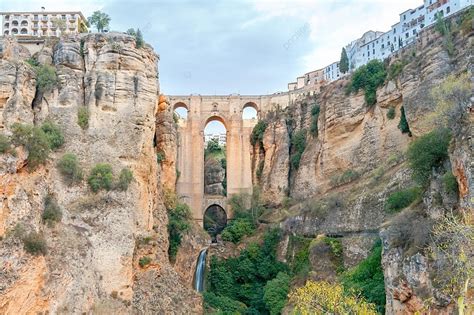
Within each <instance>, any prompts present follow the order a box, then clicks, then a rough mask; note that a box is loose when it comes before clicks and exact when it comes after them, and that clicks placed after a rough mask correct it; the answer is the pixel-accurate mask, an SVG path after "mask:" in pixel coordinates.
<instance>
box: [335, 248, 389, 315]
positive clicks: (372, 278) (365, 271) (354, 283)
mask: <svg viewBox="0 0 474 315" xmlns="http://www.w3.org/2000/svg"><path fill="white" fill-rule="evenodd" d="M381 259H382V242H380V241H377V242H376V244H375V245H374V248H373V249H372V252H371V253H370V254H369V256H368V257H367V258H366V259H364V260H362V261H361V262H360V263H359V264H358V265H357V266H356V267H354V268H353V269H350V270H348V271H346V272H345V273H344V274H343V275H342V277H341V282H342V284H343V286H344V290H345V291H346V292H351V291H354V292H356V293H357V294H360V295H361V296H362V297H363V298H364V299H365V300H366V301H367V302H369V303H373V304H374V305H375V306H376V308H377V311H378V312H379V313H380V314H385V282H384V275H383V268H382V262H381Z"/></svg>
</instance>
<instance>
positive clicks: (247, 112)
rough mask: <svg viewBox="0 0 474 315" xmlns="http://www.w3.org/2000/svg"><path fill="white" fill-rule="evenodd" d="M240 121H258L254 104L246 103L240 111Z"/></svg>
mask: <svg viewBox="0 0 474 315" xmlns="http://www.w3.org/2000/svg"><path fill="white" fill-rule="evenodd" d="M242 119H246V120H247V119H258V111H257V105H256V104H255V103H252V102H250V103H247V104H245V105H244V108H243V109H242Z"/></svg>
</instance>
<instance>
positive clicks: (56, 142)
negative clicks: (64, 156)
mask: <svg viewBox="0 0 474 315" xmlns="http://www.w3.org/2000/svg"><path fill="white" fill-rule="evenodd" d="M41 130H43V132H44V133H45V134H46V137H47V138H48V141H49V147H50V148H51V150H54V149H57V148H60V147H61V146H62V145H63V144H64V136H63V133H62V132H61V129H59V127H58V126H57V125H56V124H54V123H53V122H51V121H46V122H44V123H43V124H42V125H41Z"/></svg>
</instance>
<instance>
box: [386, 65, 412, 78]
mask: <svg viewBox="0 0 474 315" xmlns="http://www.w3.org/2000/svg"><path fill="white" fill-rule="evenodd" d="M406 64H407V63H406V62H405V61H404V60H397V61H395V62H394V63H392V64H391V65H390V67H389V68H388V80H394V79H396V78H398V76H399V75H400V74H401V73H402V72H403V68H404V67H405V65H406Z"/></svg>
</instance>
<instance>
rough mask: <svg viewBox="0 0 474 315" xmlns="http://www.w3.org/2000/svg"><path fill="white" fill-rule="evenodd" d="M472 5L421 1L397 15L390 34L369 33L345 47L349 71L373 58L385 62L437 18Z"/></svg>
mask: <svg viewBox="0 0 474 315" xmlns="http://www.w3.org/2000/svg"><path fill="white" fill-rule="evenodd" d="M472 4H473V0H424V3H423V5H421V6H419V7H417V8H415V9H410V10H406V11H404V12H402V13H400V15H399V16H400V20H399V21H398V22H397V23H396V24H394V25H392V27H391V28H390V30H389V31H387V32H385V33H382V32H373V31H369V32H367V33H365V34H364V35H362V37H361V38H359V39H357V40H355V41H353V42H352V43H350V44H349V45H347V46H346V51H347V55H348V58H349V66H350V69H351V70H354V69H357V68H358V67H360V66H362V65H365V64H366V63H367V62H369V61H370V60H373V59H377V60H384V59H385V58H387V57H389V56H390V55H391V54H393V53H394V52H396V51H398V50H399V49H400V48H403V47H405V46H407V45H410V44H411V43H413V42H415V40H416V38H417V37H418V33H419V32H420V31H421V30H422V29H423V28H426V27H427V26H430V25H433V24H434V23H436V18H437V16H438V15H440V16H443V17H447V16H450V15H452V14H454V13H456V12H459V11H460V10H462V9H464V8H467V7H469V6H471V5H472Z"/></svg>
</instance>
